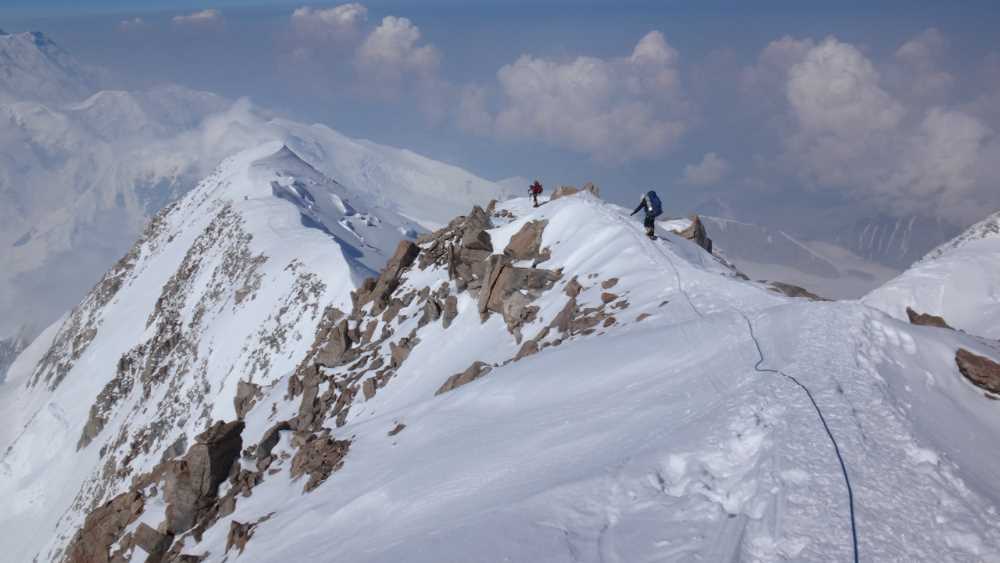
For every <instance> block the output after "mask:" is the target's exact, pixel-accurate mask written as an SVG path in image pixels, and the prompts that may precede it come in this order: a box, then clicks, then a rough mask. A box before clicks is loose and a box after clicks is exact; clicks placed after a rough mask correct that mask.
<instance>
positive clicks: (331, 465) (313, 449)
mask: <svg viewBox="0 0 1000 563" xmlns="http://www.w3.org/2000/svg"><path fill="white" fill-rule="evenodd" d="M350 447H351V441H350V440H334V439H333V438H331V437H330V436H329V433H325V434H319V435H317V434H312V435H310V436H308V437H307V438H306V439H305V443H304V444H302V446H301V447H299V450H298V452H297V453H296V454H295V457H293V458H292V472H291V475H292V479H293V480H294V479H298V478H299V477H301V476H302V475H306V474H308V475H309V479H308V480H307V481H306V484H305V489H304V491H305V492H307V493H308V492H309V491H312V490H313V489H315V488H316V487H318V486H320V485H322V484H323V482H324V481H326V479H327V477H329V476H330V474H332V473H333V472H334V471H336V470H337V469H340V467H341V466H342V465H343V460H344V456H346V455H347V451H348V450H349V449H350Z"/></svg>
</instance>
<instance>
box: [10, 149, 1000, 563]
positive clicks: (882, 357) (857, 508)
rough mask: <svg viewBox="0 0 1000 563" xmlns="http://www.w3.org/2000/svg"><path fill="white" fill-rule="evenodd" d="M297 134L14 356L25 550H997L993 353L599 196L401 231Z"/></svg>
mask: <svg viewBox="0 0 1000 563" xmlns="http://www.w3.org/2000/svg"><path fill="white" fill-rule="evenodd" d="M289 146H291V148H288V147H282V145H281V144H280V143H267V144H265V145H262V146H259V147H256V148H253V149H250V150H248V151H246V152H243V153H241V154H240V155H238V156H236V157H233V158H231V159H228V160H227V161H226V162H225V163H224V164H223V165H222V166H220V167H219V168H218V169H217V170H216V171H215V172H213V173H212V174H210V175H209V176H208V177H207V178H206V179H205V180H204V181H203V182H201V183H200V184H199V186H198V187H197V188H196V189H195V190H193V191H192V192H191V193H189V194H188V195H187V196H185V197H184V198H182V199H181V200H180V202H178V203H176V204H174V205H172V206H170V207H168V208H167V209H166V210H165V211H164V212H162V213H161V214H159V215H158V216H157V218H156V219H155V220H154V221H153V222H152V223H151V225H150V227H149V228H148V229H147V230H146V232H145V234H144V235H143V237H142V238H141V239H140V241H139V242H138V243H137V244H136V245H135V247H134V248H133V250H132V251H131V252H129V253H128V254H127V255H126V256H125V258H123V259H122V261H121V262H119V264H118V265H117V266H115V267H114V268H113V269H112V270H111V271H110V272H108V274H107V275H106V276H105V277H104V279H103V280H102V281H101V282H100V283H99V284H98V286H97V287H96V288H95V289H94V290H93V291H92V292H91V293H90V294H89V295H88V297H87V298H86V299H85V300H84V301H83V302H82V303H81V304H80V305H79V306H78V307H77V308H76V309H75V310H74V311H73V313H72V314H71V315H70V316H69V317H68V318H67V319H66V320H65V321H64V322H62V323H60V324H57V325H55V326H53V327H52V328H51V329H49V330H48V331H46V332H45V334H44V335H43V336H42V337H40V338H39V339H38V340H36V342H35V343H34V344H33V345H32V346H31V347H29V349H28V350H27V351H26V352H25V353H23V354H21V356H20V357H19V359H18V361H17V363H16V364H15V365H14V366H13V368H12V369H11V373H10V382H9V384H8V385H5V386H2V387H0V417H2V424H0V451H3V452H4V453H3V454H2V455H3V457H2V458H0V495H2V496H3V498H4V499H5V500H6V506H7V508H6V509H5V510H4V511H3V513H2V514H0V526H2V527H3V529H4V530H5V531H6V532H5V533H4V534H3V535H2V536H0V549H2V550H3V552H4V553H5V554H7V556H9V557H11V558H12V560H18V561H21V560H24V561H27V560H32V559H33V558H34V559H36V560H38V561H60V560H62V561H70V562H80V561H106V560H144V559H145V560H148V559H152V560H155V561H167V562H181V561H195V560H197V561H213V562H215V561H225V560H232V559H233V558H235V557H237V556H238V557H239V560H240V561H262V562H263V561H305V560H315V559H317V558H321V559H329V560H343V561H400V560H406V561H428V562H430V561H435V562H437V561H482V560H490V561H493V560H511V561H542V560H546V561H563V560H565V561H572V560H606V561H615V560H618V561H653V560H655V561H689V560H697V559H700V560H708V561H720V560H724V561H738V560H779V559H792V560H809V561H845V560H851V559H852V556H853V554H854V553H859V554H860V558H861V559H863V560H905V561H912V560H968V561H976V560H992V559H995V558H997V557H1000V552H998V551H997V548H996V546H998V545H1000V531H998V530H997V528H996V526H995V521H996V510H997V508H996V507H997V506H998V505H1000V486H998V485H997V482H996V479H995V476H996V475H997V474H998V473H1000V450H998V448H997V447H996V446H995V445H994V441H990V440H984V439H983V438H982V437H983V436H995V435H997V433H998V432H1000V413H998V411H997V409H996V404H995V402H994V401H992V400H990V399H989V398H987V397H984V393H985V394H987V395H989V392H988V391H984V389H983V388H982V387H979V386H977V385H978V384H977V383H975V382H974V381H973V380H972V379H971V378H969V377H968V376H966V375H965V372H964V371H960V368H959V366H957V365H956V362H955V358H956V353H957V351H958V350H964V353H963V354H964V355H962V357H966V356H967V357H969V358H973V361H974V362H975V363H974V364H969V365H973V367H974V368H975V369H977V370H980V371H976V372H975V373H976V374H979V373H981V369H982V367H983V366H987V367H988V366H989V365H990V362H994V363H995V362H996V361H997V359H1000V358H998V354H997V352H996V349H995V343H991V342H988V341H984V340H981V339H978V338H976V337H974V336H970V335H968V334H963V333H960V332H955V331H948V330H944V329H938V328H932V327H925V326H914V325H911V324H909V323H907V322H903V321H900V320H897V319H894V318H892V317H890V316H888V315H885V314H883V313H881V312H879V311H877V310H875V309H872V308H870V307H867V306H865V305H864V304H861V303H858V302H816V301H811V300H808V299H795V298H789V297H785V296H783V295H780V294H777V293H775V292H773V291H771V290H769V288H768V287H767V286H765V285H763V284H759V283H754V282H750V281H746V280H745V279H744V278H742V277H741V276H739V275H738V274H737V273H736V272H734V271H733V270H732V269H731V268H730V267H728V266H727V265H726V264H725V263H724V262H722V261H720V260H719V259H717V257H715V256H713V255H712V254H710V253H709V252H706V251H705V250H704V249H703V248H702V247H700V246H697V245H695V244H693V243H692V242H690V241H688V240H686V239H684V238H681V237H678V236H675V235H673V234H672V233H669V232H660V233H659V235H660V237H659V240H656V241H653V240H650V239H648V238H647V237H645V236H644V234H643V232H642V227H641V225H640V224H639V223H638V222H637V221H634V220H633V219H631V218H629V217H628V210H625V209H622V208H620V207H617V206H614V205H611V204H608V203H605V202H603V201H601V200H600V199H598V198H596V197H594V196H593V195H591V194H590V193H589V192H581V193H577V194H575V195H566V196H563V197H559V198H556V199H553V200H552V201H549V202H548V203H546V204H545V205H542V206H541V207H538V208H534V207H532V205H531V203H530V202H529V201H528V200H526V199H513V200H509V201H503V202H492V203H491V204H489V205H485V202H484V205H479V206H470V207H471V209H470V210H468V211H466V212H465V213H464V214H462V215H460V216H457V217H455V218H453V219H451V220H450V221H446V222H445V223H444V224H442V225H441V227H440V228H439V229H437V230H435V231H433V232H430V233H425V234H423V235H421V236H419V237H418V238H416V239H415V240H414V239H412V238H410V237H408V236H405V235H403V236H396V238H397V239H400V240H398V241H391V237H389V236H388V235H389V234H390V233H393V232H394V231H395V232H397V233H400V234H401V232H400V231H399V229H398V227H400V226H404V224H405V220H402V219H400V217H399V216H398V215H397V214H394V213H393V210H392V209H386V208H381V207H378V206H371V200H367V199H366V198H365V197H364V195H363V194H360V195H359V194H357V193H356V192H354V191H352V190H350V189H347V188H344V186H341V185H339V184H337V183H336V182H333V181H332V180H329V178H327V177H326V176H323V175H322V174H320V173H318V172H317V168H318V167H313V166H310V165H309V164H306V161H309V162H312V160H311V159H310V158H309V157H307V156H306V155H303V151H300V150H297V149H296V148H295V147H294V146H293V145H291V144H290V145H289ZM300 156H301V157H302V158H300ZM566 193H568V191H567V192H566ZM375 202H376V203H377V202H378V200H375ZM404 230H406V229H405V227H404ZM390 241H391V242H392V244H391V245H389V243H390ZM367 253H372V254H378V253H384V256H385V258H386V259H387V261H386V265H385V267H384V268H382V269H381V270H380V271H379V272H378V274H377V275H372V276H370V277H366V276H368V274H369V273H370V272H369V268H368V267H367V265H366V264H367V263H366V260H367V258H366V254H367ZM913 530H926V531H927V532H926V533H920V534H914V533H913Z"/></svg>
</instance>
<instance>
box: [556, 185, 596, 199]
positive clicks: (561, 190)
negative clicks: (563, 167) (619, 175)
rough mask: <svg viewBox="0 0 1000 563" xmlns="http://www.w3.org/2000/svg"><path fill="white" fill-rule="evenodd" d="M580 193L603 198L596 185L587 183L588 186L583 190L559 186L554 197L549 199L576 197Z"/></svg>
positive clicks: (584, 186)
mask: <svg viewBox="0 0 1000 563" xmlns="http://www.w3.org/2000/svg"><path fill="white" fill-rule="evenodd" d="M580 192H586V193H589V194H591V195H593V196H594V197H601V190H600V189H598V187H597V186H595V185H594V184H592V183H590V182H587V183H586V184H584V185H583V189H582V190H581V189H578V188H576V187H575V186H559V187H558V188H557V189H556V190H555V191H554V192H552V197H550V198H549V201H552V200H556V199H559V198H561V197H566V196H570V195H575V194H578V193H580Z"/></svg>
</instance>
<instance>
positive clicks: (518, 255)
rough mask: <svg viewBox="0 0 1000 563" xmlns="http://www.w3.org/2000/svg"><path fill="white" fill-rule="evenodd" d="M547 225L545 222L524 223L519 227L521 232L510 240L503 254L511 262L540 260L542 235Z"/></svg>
mask: <svg viewBox="0 0 1000 563" xmlns="http://www.w3.org/2000/svg"><path fill="white" fill-rule="evenodd" d="M548 224H549V222H548V221H547V220H545V221H529V222H528V223H525V224H524V226H522V227H521V230H519V231H518V232H517V233H516V234H514V236H512V237H511V238H510V242H509V243H508V244H507V248H505V249H504V251H503V253H504V254H507V255H508V256H510V257H511V258H512V259H513V260H536V259H538V258H540V257H541V256H540V252H541V249H542V233H543V232H544V231H545V227H546V225H548Z"/></svg>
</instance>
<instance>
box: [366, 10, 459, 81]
mask: <svg viewBox="0 0 1000 563" xmlns="http://www.w3.org/2000/svg"><path fill="white" fill-rule="evenodd" d="M420 40H421V34H420V28H418V27H417V26H416V25H414V24H413V22H411V21H410V20H408V19H407V18H400V17H396V16H386V17H385V18H383V19H382V23H381V24H379V25H378V27H376V28H375V29H374V30H372V32H371V33H370V34H368V36H367V37H366V38H365V40H364V42H362V43H361V46H360V47H359V48H358V52H357V58H356V63H357V66H358V69H359V70H360V71H362V72H363V73H364V74H366V75H368V76H370V77H372V78H375V79H376V80H378V81H380V82H383V83H384V84H385V85H387V86H390V87H395V86H398V85H399V83H400V82H401V81H402V79H403V78H405V77H407V76H416V77H418V78H429V77H432V76H433V75H434V74H435V73H436V72H437V69H438V65H439V63H440V60H441V55H440V53H439V52H438V50H437V49H436V48H435V47H434V46H433V45H428V44H421V41H420Z"/></svg>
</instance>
